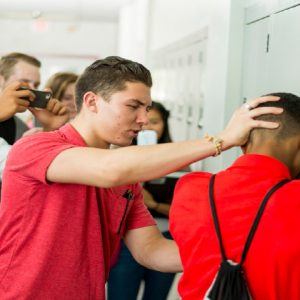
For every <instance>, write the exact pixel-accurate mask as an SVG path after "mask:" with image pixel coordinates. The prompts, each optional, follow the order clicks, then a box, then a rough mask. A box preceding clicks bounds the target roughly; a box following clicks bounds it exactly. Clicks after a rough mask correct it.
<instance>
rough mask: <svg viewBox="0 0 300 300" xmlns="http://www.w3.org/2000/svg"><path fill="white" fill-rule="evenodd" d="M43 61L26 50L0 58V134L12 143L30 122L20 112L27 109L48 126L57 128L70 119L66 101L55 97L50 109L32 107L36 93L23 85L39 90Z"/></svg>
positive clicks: (50, 102)
mask: <svg viewBox="0 0 300 300" xmlns="http://www.w3.org/2000/svg"><path fill="white" fill-rule="evenodd" d="M40 67H41V62H40V61H39V60H38V59H36V58H35V57H33V56H30V55H27V54H24V53H17V52H14V53H10V54H7V55H5V56H2V57H1V59H0V137H2V138H3V139H5V140H6V141H7V143H8V144H10V145H12V144H13V143H14V142H15V141H16V140H17V139H19V138H20V137H21V136H22V135H23V134H24V132H26V131H27V130H28V129H29V128H28V126H27V125H26V124H25V123H24V122H23V121H22V120H21V119H20V118H18V117H17V116H16V114H17V113H21V112H25V111H26V110H27V109H30V111H31V112H32V113H33V115H34V116H35V117H36V118H37V119H38V120H39V121H40V122H41V124H42V126H43V127H44V128H45V130H53V129H57V128H58V127H60V126H61V125H63V124H64V123H65V122H66V121H67V119H68V118H67V117H68V111H67V108H66V107H65V105H63V104H62V103H61V102H59V101H58V100H56V99H51V100H50V101H49V102H48V103H47V105H46V106H45V108H46V109H43V110H36V109H34V107H32V108H30V102H32V101H33V103H34V100H35V98H36V95H35V94H34V93H33V92H32V91H29V90H19V89H20V88H21V87H26V88H28V89H33V90H36V89H37V88H38V87H39V85H40Z"/></svg>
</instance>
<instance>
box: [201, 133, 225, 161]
mask: <svg viewBox="0 0 300 300" xmlns="http://www.w3.org/2000/svg"><path fill="white" fill-rule="evenodd" d="M204 138H205V139H206V140H207V141H208V142H211V143H213V144H214V146H215V148H216V153H215V154H214V155H213V156H218V155H220V154H221V152H222V145H223V142H224V141H223V140H222V139H220V138H218V137H216V136H212V135H208V134H205V136H204Z"/></svg>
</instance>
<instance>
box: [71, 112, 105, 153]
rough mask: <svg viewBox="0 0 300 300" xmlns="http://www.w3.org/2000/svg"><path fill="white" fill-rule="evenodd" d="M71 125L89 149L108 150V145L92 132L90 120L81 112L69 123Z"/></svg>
mask: <svg viewBox="0 0 300 300" xmlns="http://www.w3.org/2000/svg"><path fill="white" fill-rule="evenodd" d="M70 123H71V125H72V126H73V127H74V128H75V129H76V130H77V131H78V133H79V134H80V135H81V137H82V138H83V139H84V141H85V142H86V144H87V145H88V146H89V147H95V148H101V149H108V148H109V147H110V145H109V144H108V143H107V142H106V141H104V140H103V139H101V138H100V137H99V135H98V134H97V132H96V130H94V126H93V125H92V120H91V118H88V117H87V116H86V115H85V114H84V113H83V112H80V113H78V114H77V115H76V117H75V118H74V119H73V120H72V121H71V122H70Z"/></svg>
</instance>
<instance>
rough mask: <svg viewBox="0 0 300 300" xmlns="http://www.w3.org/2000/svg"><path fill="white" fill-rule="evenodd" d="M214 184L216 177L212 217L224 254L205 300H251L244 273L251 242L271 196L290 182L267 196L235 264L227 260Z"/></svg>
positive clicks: (210, 195) (212, 184) (280, 184)
mask: <svg viewBox="0 0 300 300" xmlns="http://www.w3.org/2000/svg"><path fill="white" fill-rule="evenodd" d="M214 182H215V175H213V176H212V177H211V180H210V183H209V201H210V206H211V210H212V216H213V220H214V225H215V229H216V233H217V236H218V240H219V245H220V249H221V254H222V261H221V264H220V267H219V271H218V273H217V275H216V277H215V279H214V281H213V283H212V285H211V286H210V288H209V289H208V291H207V293H206V296H205V298H204V299H210V300H251V299H252V298H251V294H250V292H249V289H248V287H247V282H246V278H245V276H244V272H243V267H242V266H243V263H244V261H245V258H246V255H247V253H248V250H249V247H250V244H251V241H252V239H253V236H254V234H255V231H256V229H257V226H258V223H259V221H260V218H261V216H262V214H263V212H264V209H265V207H266V204H267V202H268V200H269V198H270V197H271V195H272V194H273V193H274V192H275V191H276V190H277V189H279V188H280V187H281V186H283V185H284V184H286V183H287V182H289V180H288V179H284V180H282V181H280V182H278V183H277V184H276V185H275V186H273V187H272V188H271V189H270V190H269V191H268V192H267V194H266V195H265V197H264V199H263V201H262V203H261V205H260V207H259V210H258V212H257V214H256V217H255V219H254V222H253V225H252V227H251V229H250V232H249V235H248V237H247V240H246V244H245V246H244V249H243V252H242V256H241V261H240V262H239V263H235V262H233V261H231V260H229V259H227V257H226V255H225V250H224V246H223V242H222V238H221V231H220V225H219V222H218V218H217V212H216V206H215V200H214Z"/></svg>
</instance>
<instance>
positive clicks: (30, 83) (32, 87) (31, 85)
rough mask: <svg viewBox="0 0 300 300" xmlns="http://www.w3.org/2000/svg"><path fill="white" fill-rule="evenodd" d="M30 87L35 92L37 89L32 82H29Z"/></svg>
mask: <svg viewBox="0 0 300 300" xmlns="http://www.w3.org/2000/svg"><path fill="white" fill-rule="evenodd" d="M28 86H29V88H31V89H33V90H35V89H36V86H35V84H34V82H32V81H28Z"/></svg>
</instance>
